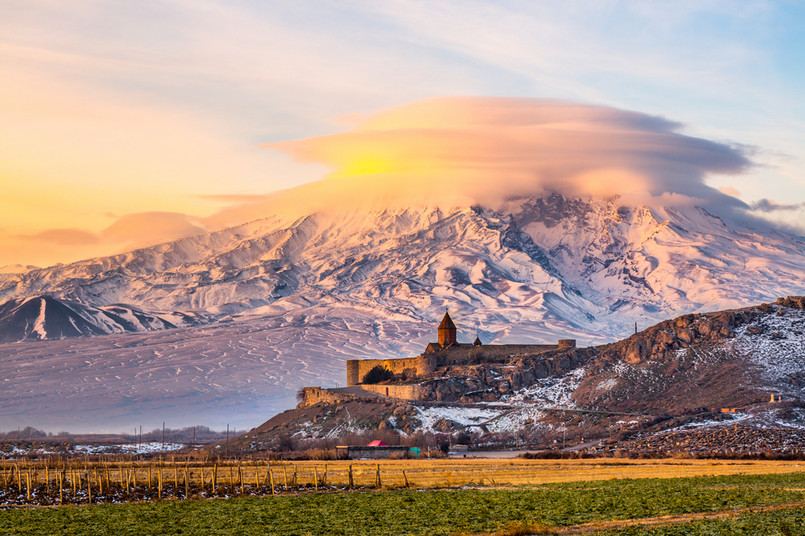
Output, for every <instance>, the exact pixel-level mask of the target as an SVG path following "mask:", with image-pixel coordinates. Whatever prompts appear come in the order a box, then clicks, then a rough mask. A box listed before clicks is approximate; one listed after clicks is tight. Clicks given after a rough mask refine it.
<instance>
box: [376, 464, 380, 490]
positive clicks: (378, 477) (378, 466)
mask: <svg viewBox="0 0 805 536" xmlns="http://www.w3.org/2000/svg"><path fill="white" fill-rule="evenodd" d="M380 486H381V483H380V464H377V473H376V474H375V487H376V488H378V489H380Z"/></svg>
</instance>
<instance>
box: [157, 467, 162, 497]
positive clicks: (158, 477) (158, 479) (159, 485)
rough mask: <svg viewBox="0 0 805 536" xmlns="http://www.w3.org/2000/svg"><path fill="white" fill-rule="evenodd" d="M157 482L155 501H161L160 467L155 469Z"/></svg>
mask: <svg viewBox="0 0 805 536" xmlns="http://www.w3.org/2000/svg"><path fill="white" fill-rule="evenodd" d="M157 481H158V488H157V499H158V500H160V501H161V500H162V467H157Z"/></svg>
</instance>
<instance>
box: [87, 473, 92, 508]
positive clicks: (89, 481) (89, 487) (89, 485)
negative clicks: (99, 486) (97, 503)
mask: <svg viewBox="0 0 805 536" xmlns="http://www.w3.org/2000/svg"><path fill="white" fill-rule="evenodd" d="M87 499H88V500H89V504H92V478H90V474H89V471H87Z"/></svg>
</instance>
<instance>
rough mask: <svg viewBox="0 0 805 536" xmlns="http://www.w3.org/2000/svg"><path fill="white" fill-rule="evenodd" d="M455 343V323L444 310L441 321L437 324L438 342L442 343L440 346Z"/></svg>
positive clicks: (443, 346)
mask: <svg viewBox="0 0 805 536" xmlns="http://www.w3.org/2000/svg"><path fill="white" fill-rule="evenodd" d="M455 343H456V325H455V324H453V320H452V319H451V318H450V314H448V312H447V311H445V312H444V318H442V323H441V324H439V344H441V345H442V348H447V347H448V346H450V345H453V344H455Z"/></svg>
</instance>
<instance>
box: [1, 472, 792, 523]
mask: <svg viewBox="0 0 805 536" xmlns="http://www.w3.org/2000/svg"><path fill="white" fill-rule="evenodd" d="M693 466H696V465H695V464H693ZM584 467H585V468H587V467H588V465H587V464H585V465H584ZM630 467H631V466H628V465H627V466H625V467H621V470H622V473H621V475H622V476H623V475H626V474H628V471H629V468H630ZM667 467H668V468H670V467H671V466H667ZM719 467H720V466H719ZM688 468H689V467H688ZM794 468H795V467H794V466H791V467H790V469H794ZM767 469H773V468H772V467H768V468H767ZM799 469H802V468H799ZM669 516H671V517H669ZM803 527H805V473H802V472H789V473H781V474H755V475H731V476H708V477H688V478H654V479H634V480H632V479H616V480H597V481H583V482H572V481H567V482H563V483H553V484H543V485H529V486H520V487H507V488H461V489H451V490H395V491H375V490H368V491H354V492H340V493H332V492H327V493H299V494H290V493H289V494H287V495H282V496H276V497H262V498H258V497H237V498H230V499H216V500H190V501H174V500H171V501H153V502H140V503H130V504H104V505H93V506H79V507H76V506H65V507H55V508H25V509H18V508H17V509H8V510H5V511H0V534H10V535H11V534H13V535H33V534H64V535H94V534H107V533H109V534H112V533H113V534H121V535H128V534H132V535H134V534H166V535H179V534H185V535H186V534H245V535H252V534H253V535H258V534H269V535H273V534H277V535H279V534H283V535H306V534H333V535H359V534H360V535H389V534H393V535H398V534H399V535H431V534H434V535H451V534H497V533H500V534H528V533H556V534H585V533H587V534H612V535H614V534H657V535H671V534H725V535H726V534H730V535H732V534H736V535H740V534H746V535H749V534H752V535H756V534H757V535H779V534H782V535H784V536H787V535H789V534H799V535H801V534H805V532H804V530H805V529H803Z"/></svg>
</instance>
